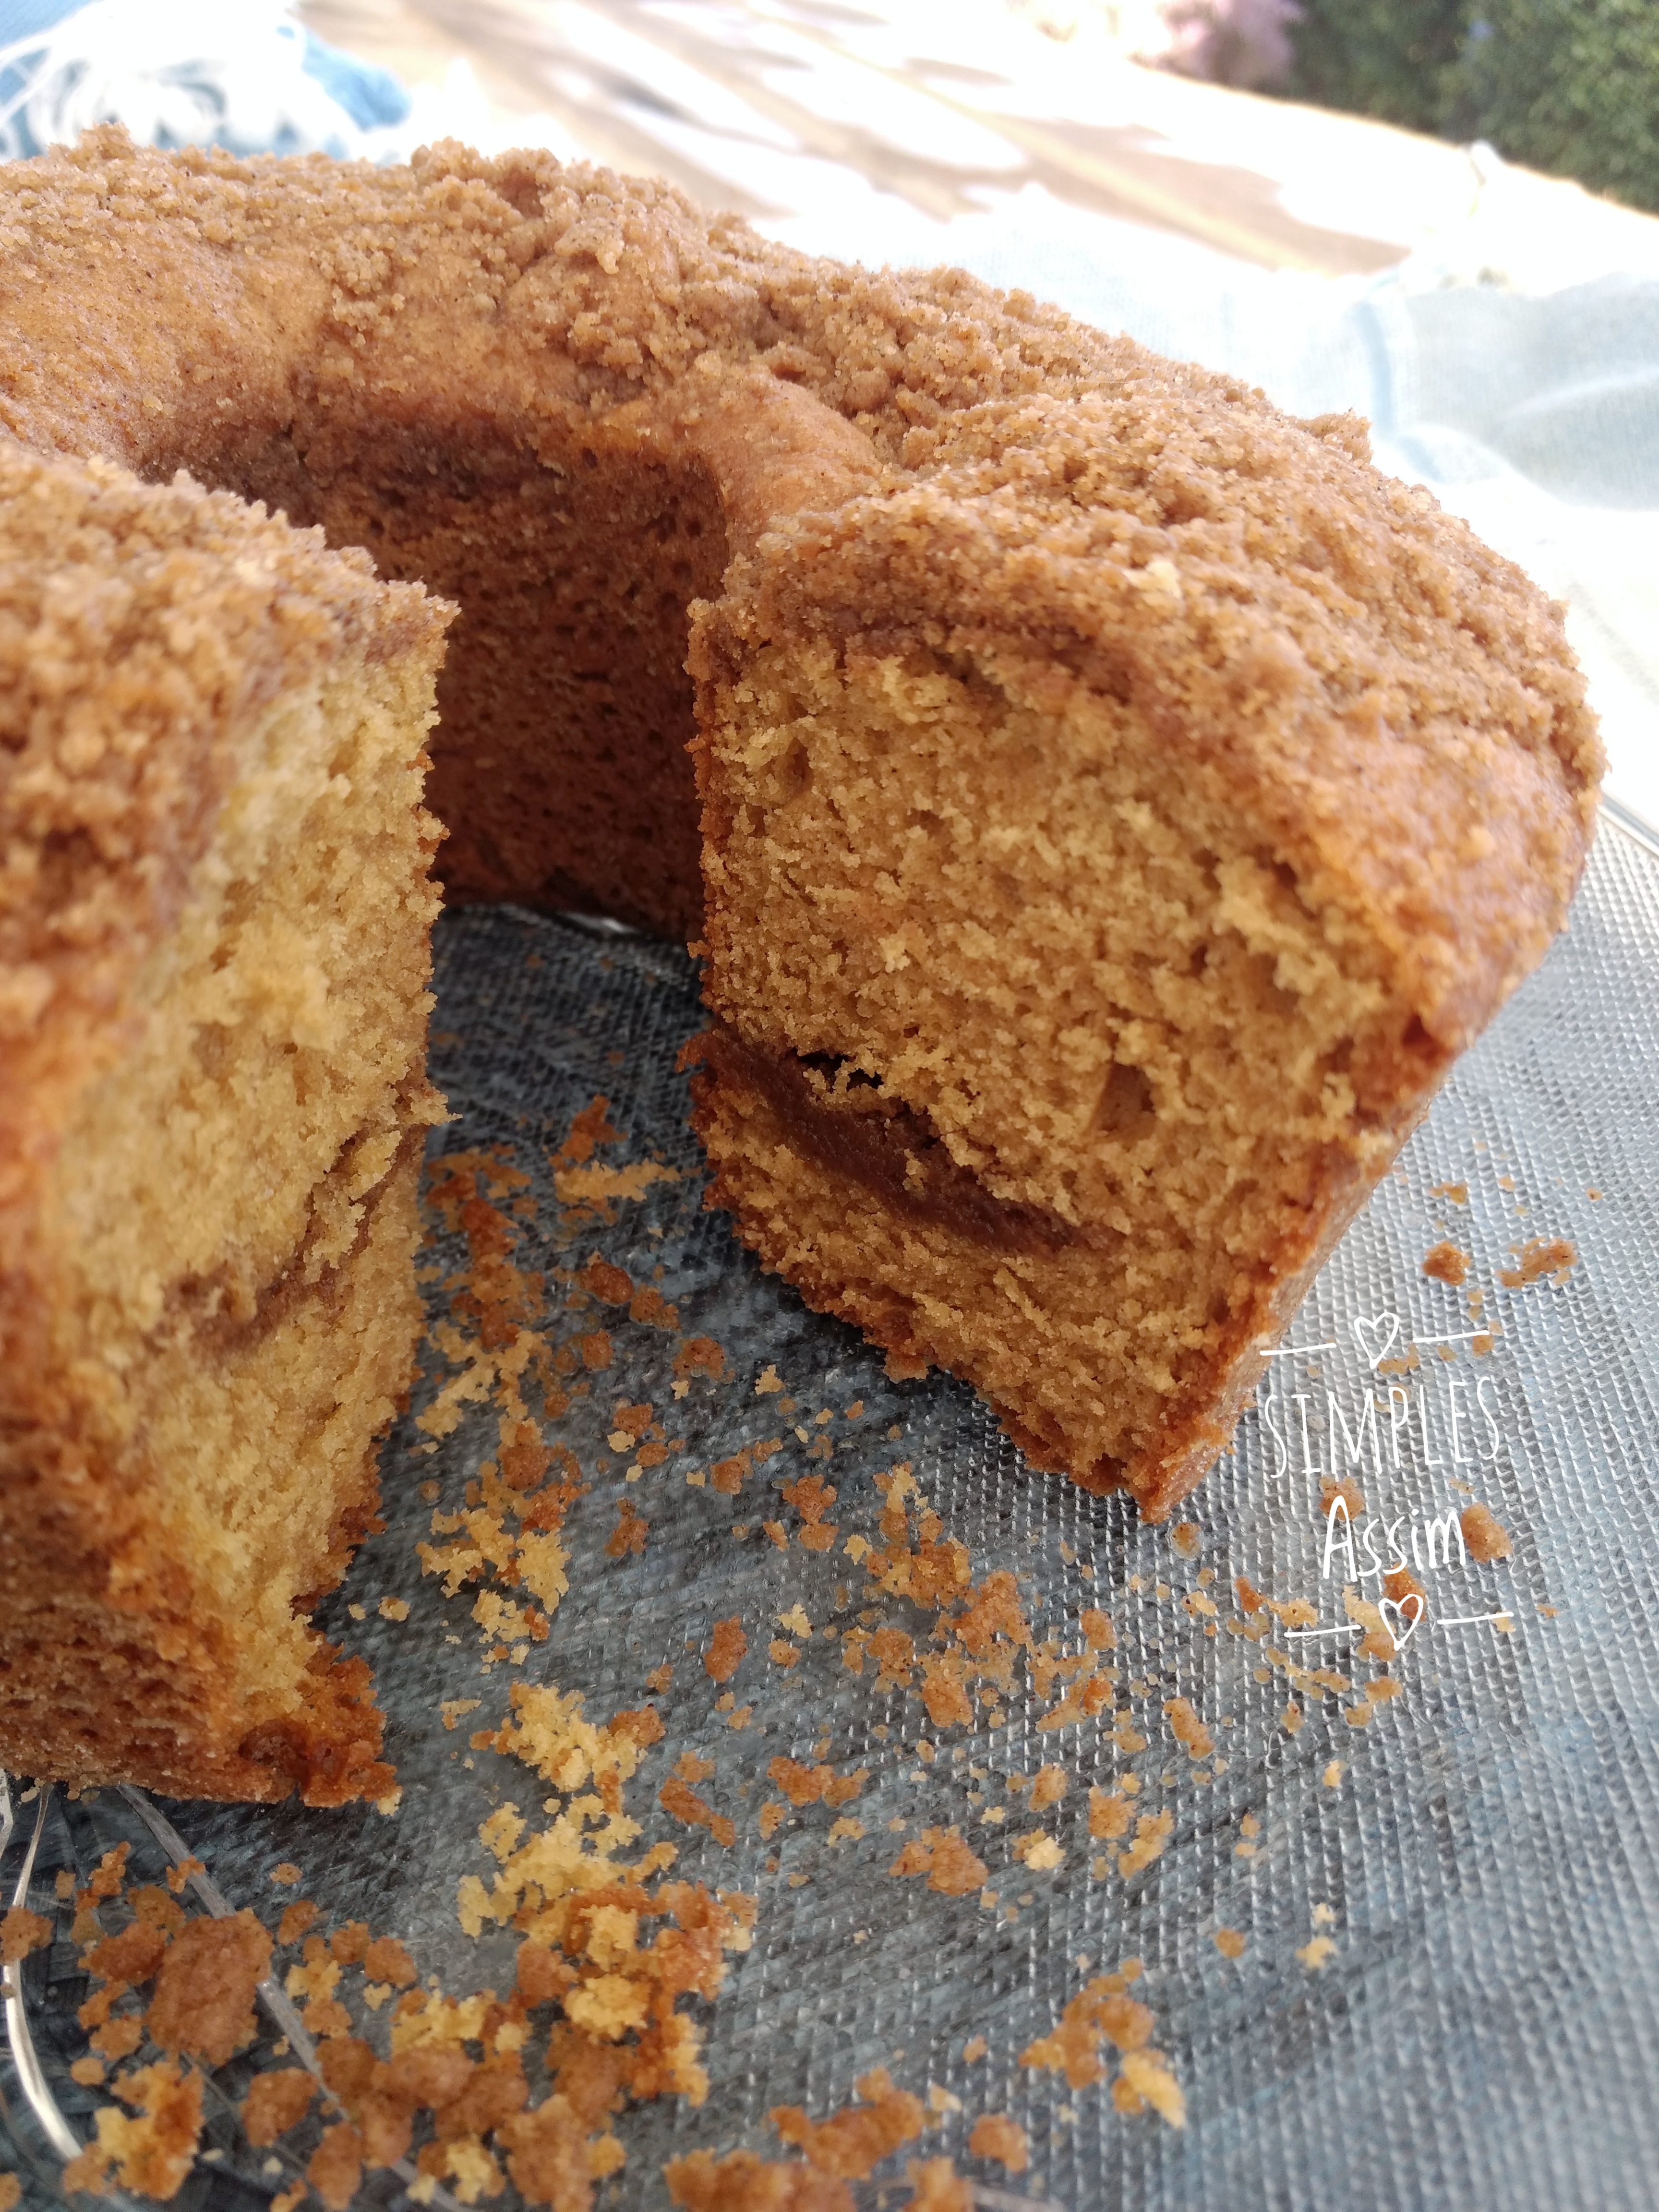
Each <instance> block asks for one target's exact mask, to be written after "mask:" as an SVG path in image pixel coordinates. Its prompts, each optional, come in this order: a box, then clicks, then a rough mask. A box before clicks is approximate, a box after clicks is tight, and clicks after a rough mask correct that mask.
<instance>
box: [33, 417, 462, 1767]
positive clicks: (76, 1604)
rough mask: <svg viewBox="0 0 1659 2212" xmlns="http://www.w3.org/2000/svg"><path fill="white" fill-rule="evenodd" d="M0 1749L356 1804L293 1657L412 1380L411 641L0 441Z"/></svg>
mask: <svg viewBox="0 0 1659 2212" xmlns="http://www.w3.org/2000/svg"><path fill="white" fill-rule="evenodd" d="M0 503H3V506H4V508H5V512H6V517H7V527H6V536H5V544H4V550H3V565H0V823H3V836H0V853H3V868H4V874H3V878H0V980H3V986H4V1000H3V1004H0V1334H3V1341H4V1347H5V1356H4V1360H3V1364H0V1482H3V1484H4V1486H5V1498H6V1511H5V1514H4V1516H3V1521H0V1544H3V1556H0V1574H3V1578H4V1585H5V1591H6V1603H5V1605H4V1607H3V1608H0V1735H3V1740H4V1742H5V1745H6V1756H7V1763H8V1764H9V1765H12V1766H14V1767H18V1768H21V1770H22V1771H26V1772H29V1773H33V1774H35V1775H38V1776H40V1777H43V1778H48V1777H49V1778H57V1779H60V1780H63V1781H66V1782H70V1783H76V1782H85V1781H92V1780H100V1779H108V1778H112V1777H117V1776H118V1777H121V1778H127V1779H131V1780H133V1781H137V1782H142V1783H144V1784H148V1785H149V1786H151V1787H153V1788H155V1789H158V1790H165V1791H168V1792H171V1793H173V1794H174V1795H178V1796H211V1797H224V1798H254V1799H261V1798H275V1797H281V1796H286V1795H288V1794H289V1792H290V1791H291V1790H295V1789H298V1790H300V1792H301V1795H302V1796H304V1798H305V1799H306V1801H307V1802H309V1803H312V1804H331V1803H335V1802H340V1801H341V1800H343V1799H344V1798H348V1797H352V1796H362V1795H368V1796H377V1795H379V1794H380V1793H381V1792H383V1791H384V1790H386V1789H387V1788H388V1787H389V1786H390V1783H391V1771H390V1769H389V1768H387V1767H386V1766H385V1765H382V1764H381V1763H380V1759H379V1755H378V1754H379V1749H380V1716H379V1714H378V1713H377V1712H376V1711H375V1710H374V1705H373V1702H372V1699H371V1697H370V1694H369V1690H368V1670H367V1668H365V1667H364V1666H363V1664H362V1662H361V1661H354V1662H340V1661H338V1660H337V1657H336V1655H335V1654H334V1653H333V1652H331V1650H329V1648H328V1647H326V1646H325V1644H323V1643H322V1642H321V1640H320V1639H319V1638H318V1637H317V1636H316V1635H315V1634H314V1633H313V1632H312V1631H311V1629H310V1628H309V1627H308V1626H307V1624H306V1622H305V1620H304V1619H303V1617H302V1616H303V1614H304V1613H305V1612H306V1610H307V1607H308V1606H309V1604H310V1602H311V1601H312V1600H313V1597H314V1596H315V1595H316V1594H318V1593H319V1592H320V1591H322V1590H324V1589H327V1588H328V1587H329V1586H330V1585H331V1583H334V1582H336V1581H337V1579H338V1577H339V1576H340V1575H341V1573H342V1572H343V1569H344V1566H345V1564H346V1561H347V1559H348V1558H349V1552H350V1548H351V1547H352V1544H353V1543H354V1541H356V1538H357V1536H359V1535H360V1534H361V1533H362V1528H363V1527H364V1525H365V1523H366V1522H368V1519H369V1518H370V1516H372V1515H373V1512H374V1503H375V1476H374V1440H375V1438H376V1437H378V1436H379V1435H380V1432H381V1431H383V1430H384V1429H385V1427H386V1425H387V1423H388V1421H389V1420H390V1419H391V1417H392V1413H393V1411H394V1408H395V1407H396V1404H397V1402H398V1396H399V1394H400V1393H401V1392H402V1391H403V1390H404V1389H405V1388H406V1387H407V1383H408V1381H409V1378H410V1364H411V1356H412V1346H413V1343H414V1340H415V1331H416V1324H417V1321H418V1307H417V1304H416V1293H415V1284H414V1276H413V1266H412V1252H413V1246H414V1241H415V1237H416V1176H417V1174H418V1169H419V1160H420V1152H421V1144H422V1133H423V1131H424V1129H425V1128H426V1127H427V1126H428V1125H429V1124H430V1123H432V1122H433V1121H435V1120H438V1119H441V1102H440V1101H439V1100H438V1098H437V1097H435V1094H434V1092H433V1091H431V1090H430V1088H429V1087H428V1084H427V1081H426V1076H425V1066H424V1062H425V1041H426V1019H427V1011H428V1005H429V1000H428V991H427V983H428V935H429V930H430V926H431V921H432V918H433V914H434V911H435V895H434V893H433V891H432V890H431V888H430V887H429V885H428V861H429V860H430V857H431V854H432V852H433V849H434V847H435V842H436V835H437V833H436V828H435V823H433V822H432V820H431V819H430V817H428V816H427V815H426V814H425V813H424V812H423V811H422V807H421V788H422V777H423V775H424V770H425V766H426V762H425V754H424V745H425V739H426V733H427V731H428V726H429V725H430V723H431V721H432V720H433V712H432V701H433V685H434V679H435V670H436V667H437V664H438V661H439V659H440V658H441V651H442V637H443V629H444V624H445V621H446V619H447V612H448V611H447V609H446V608H445V607H444V606H443V605H442V603H441V602H438V601H434V600H433V599H429V598H428V596H427V594H426V592H424V591H423V590H422V588H421V587H420V586H413V585H396V586H384V585H381V584H379V583H377V582H376V581H375V580H374V572H373V569H372V568H371V566H370V564H369V562H368V557H367V556H365V555H362V554H359V553H353V552H347V553H343V554H342V553H331V552H328V551H326V550H325V549H324V547H323V544H322V540H321V535H320V533H319V532H309V533H298V532H293V531H291V530H289V528H288V527H287V526H286V525H285V524H283V522H281V521H280V520H273V519H270V518H268V517H267V516H266V515H265V514H264V512H263V511H262V510H260V509H258V508H257V507H256V508H250V507H247V506H246V505H244V504H243V503H242V502H241V501H239V500H237V499H235V498H234V497H231V496H229V495H224V494H210V493H207V492H204V491H202V490H200V489H197V488H196V487H195V486H194V485H193V484H191V483H189V481H188V480H187V479H184V478H180V479H179V480H178V481H177V482H176V483H174V484H173V486H172V487H170V488H167V489H155V488H145V487H143V486H141V485H139V484H138V483H137V482H136V481H135V480H134V479H133V478H132V477H131V476H129V475H127V474H126V473H125V471H120V470H117V469H115V468H113V467H112V466H109V465H106V464H103V463H100V462H98V461H95V460H94V461H88V462H84V463H82V462H70V461H64V460H50V459H39V458H35V457H33V456H31V455H28V454H26V453H22V452H21V451H19V450H17V449H15V448H10V447H8V448H5V449H3V450H0Z"/></svg>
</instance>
